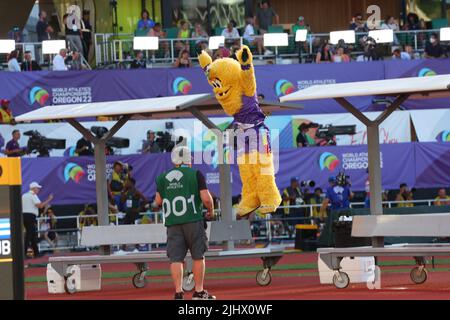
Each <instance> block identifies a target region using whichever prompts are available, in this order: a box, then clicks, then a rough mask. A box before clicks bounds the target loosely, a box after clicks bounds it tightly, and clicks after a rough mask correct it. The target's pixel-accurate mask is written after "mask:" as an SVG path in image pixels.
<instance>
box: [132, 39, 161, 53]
mask: <svg viewBox="0 0 450 320" xmlns="http://www.w3.org/2000/svg"><path fill="white" fill-rule="evenodd" d="M158 48H159V38H158V37H134V38H133V49H134V50H158Z"/></svg>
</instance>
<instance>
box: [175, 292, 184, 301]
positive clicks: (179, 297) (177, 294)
mask: <svg viewBox="0 0 450 320" xmlns="http://www.w3.org/2000/svg"><path fill="white" fill-rule="evenodd" d="M174 299H175V300H184V292H175V297H174Z"/></svg>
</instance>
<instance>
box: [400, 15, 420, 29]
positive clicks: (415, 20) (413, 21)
mask: <svg viewBox="0 0 450 320" xmlns="http://www.w3.org/2000/svg"><path fill="white" fill-rule="evenodd" d="M403 29H404V30H421V27H420V22H419V16H418V15H417V14H415V13H412V12H411V13H409V14H408V16H407V17H406V23H405V25H404V26H403Z"/></svg>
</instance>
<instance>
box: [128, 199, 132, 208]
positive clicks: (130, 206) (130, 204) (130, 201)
mask: <svg viewBox="0 0 450 320" xmlns="http://www.w3.org/2000/svg"><path fill="white" fill-rule="evenodd" d="M132 207H133V200H127V208H132Z"/></svg>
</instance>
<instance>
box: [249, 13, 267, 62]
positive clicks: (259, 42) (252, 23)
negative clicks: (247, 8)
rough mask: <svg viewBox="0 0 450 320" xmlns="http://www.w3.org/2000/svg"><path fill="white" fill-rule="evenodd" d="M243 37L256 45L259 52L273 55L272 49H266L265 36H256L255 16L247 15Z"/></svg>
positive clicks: (250, 43) (252, 44)
mask: <svg viewBox="0 0 450 320" xmlns="http://www.w3.org/2000/svg"><path fill="white" fill-rule="evenodd" d="M243 38H244V39H245V40H247V41H248V43H249V45H251V46H256V48H257V50H258V54H259V55H262V54H263V52H264V55H271V54H273V52H272V51H270V50H268V49H266V48H265V47H264V44H263V38H262V37H258V36H256V32H255V19H254V18H253V17H247V25H246V26H245V30H244V35H243ZM260 59H262V57H260Z"/></svg>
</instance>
